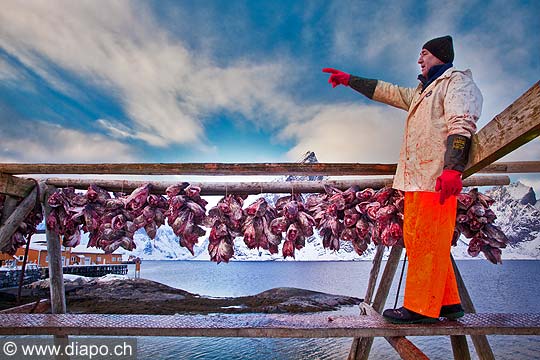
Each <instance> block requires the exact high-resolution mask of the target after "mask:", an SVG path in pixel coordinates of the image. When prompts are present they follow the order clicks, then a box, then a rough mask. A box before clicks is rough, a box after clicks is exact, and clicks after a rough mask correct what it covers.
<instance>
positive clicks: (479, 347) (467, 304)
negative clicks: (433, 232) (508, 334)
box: [450, 255, 495, 360]
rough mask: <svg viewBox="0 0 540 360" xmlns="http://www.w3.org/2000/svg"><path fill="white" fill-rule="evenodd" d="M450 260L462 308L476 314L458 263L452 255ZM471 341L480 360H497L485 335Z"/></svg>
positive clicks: (476, 336)
mask: <svg viewBox="0 0 540 360" xmlns="http://www.w3.org/2000/svg"><path fill="white" fill-rule="evenodd" d="M450 259H451V261H452V267H453V268H454V274H455V275H456V282H457V286H458V291H459V297H460V299H461V306H463V309H464V310H465V312H466V313H471V314H474V313H476V309H475V308H474V304H473V302H472V299H471V296H470V295H469V291H468V290H467V287H466V286H465V282H464V281H463V277H462V276H461V273H460V272H459V268H458V267H457V264H456V261H455V260H454V257H453V256H452V255H450ZM471 339H472V341H473V345H474V348H475V349H476V353H477V355H478V358H479V359H481V360H495V356H494V355H493V350H491V346H490V345H489V341H488V339H487V337H486V336H485V335H474V336H471Z"/></svg>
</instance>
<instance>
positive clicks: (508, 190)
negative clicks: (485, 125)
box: [125, 179, 540, 261]
mask: <svg viewBox="0 0 540 360" xmlns="http://www.w3.org/2000/svg"><path fill="white" fill-rule="evenodd" d="M295 180H299V179H295ZM486 194H487V195H489V196H491V197H493V198H494V199H495V200H496V202H495V204H494V205H493V207H492V209H493V211H494V212H495V214H496V215H497V220H496V221H495V224H496V225H497V226H499V227H500V228H501V229H502V230H503V231H504V232H505V233H506V234H507V236H508V238H509V239H510V244H509V246H508V247H507V248H506V249H504V250H503V259H540V206H539V205H540V201H539V200H537V199H536V194H535V193H534V191H533V189H532V188H531V187H529V186H526V185H524V184H522V183H519V182H517V183H514V184H511V185H509V186H498V187H494V188H491V189H490V190H488V191H487V192H486ZM256 198H257V197H256V196H252V197H249V198H248V199H247V200H246V205H249V204H250V203H251V202H253V201H254V200H255V199H256ZM268 198H269V199H272V200H273V199H274V198H275V196H274V195H272V194H270V195H268ZM135 243H136V244H137V249H136V250H134V251H133V252H131V253H128V252H125V253H126V254H132V255H135V256H139V257H140V258H142V259H146V260H150V259H151V260H209V258H210V257H209V255H208V250H207V248H208V233H207V236H205V237H201V239H200V240H199V243H198V244H197V245H196V246H195V248H194V252H195V255H194V256H193V255H191V253H189V251H188V250H187V249H185V248H182V247H181V246H180V245H179V241H178V237H177V236H176V235H174V233H173V231H172V229H171V228H170V227H169V226H162V227H160V228H159V229H158V232H157V236H156V239H155V240H151V239H149V238H148V236H146V233H145V232H144V231H143V230H141V231H139V232H137V233H136V234H135ZM467 243H468V239H465V238H462V239H460V241H459V243H458V246H456V247H454V248H453V249H452V253H453V254H454V257H455V258H457V259H472V258H471V257H470V256H469V255H468V254H467ZM234 254H235V255H234V258H233V259H232V261H266V260H284V259H283V258H282V256H281V255H280V254H279V253H278V254H273V255H272V254H270V253H269V252H268V251H266V250H256V249H255V250H251V249H248V248H247V246H246V245H245V244H244V241H243V239H242V238H241V237H239V238H237V239H236V240H235V244H234ZM373 254H374V246H373V245H371V247H370V248H369V249H368V251H366V253H365V254H364V255H362V256H359V255H357V254H356V253H355V252H354V250H353V248H352V245H351V244H350V243H347V242H341V249H340V250H339V251H337V252H335V251H329V250H327V249H324V248H323V246H322V241H321V239H320V238H319V236H318V235H315V236H313V237H311V238H309V239H307V241H306V246H305V247H304V248H303V249H301V250H297V251H296V258H295V260H297V261H323V260H348V261H350V260H370V259H372V257H373ZM478 258H482V255H479V257H478ZM286 260H287V261H288V260H293V259H291V258H288V259H286Z"/></svg>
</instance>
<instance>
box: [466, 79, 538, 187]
mask: <svg viewBox="0 0 540 360" xmlns="http://www.w3.org/2000/svg"><path fill="white" fill-rule="evenodd" d="M539 135H540V81H539V82H537V83H536V84H534V85H533V86H532V87H531V88H530V89H529V90H527V91H526V92H525V93H524V94H523V95H521V96H520V97H519V98H518V99H517V100H516V101H514V102H513V103H512V104H511V105H510V106H508V107H507V108H506V109H505V110H504V111H503V112H501V113H500V114H499V115H497V116H495V118H493V120H491V121H490V122H489V123H488V124H487V125H486V126H484V127H483V128H482V129H481V130H480V131H478V133H477V134H475V135H474V136H473V141H472V147H471V155H470V159H469V165H468V166H467V168H466V169H465V172H464V177H467V176H469V175H471V174H474V173H475V172H478V171H479V170H480V169H482V168H483V167H484V166H486V165H489V164H491V163H493V162H494V161H496V160H498V159H500V158H501V157H503V156H504V155H507V154H509V153H511V152H512V151H514V150H515V149H517V148H518V147H520V146H522V145H523V144H526V143H527V142H529V141H531V140H533V139H534V138H536V137H537V136H539Z"/></svg>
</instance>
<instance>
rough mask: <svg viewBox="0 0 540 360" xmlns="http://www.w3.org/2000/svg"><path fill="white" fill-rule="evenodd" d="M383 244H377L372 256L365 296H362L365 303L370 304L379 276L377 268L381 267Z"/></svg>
mask: <svg viewBox="0 0 540 360" xmlns="http://www.w3.org/2000/svg"><path fill="white" fill-rule="evenodd" d="M384 249H385V246H384V245H383V244H379V245H377V251H376V252H375V256H374V257H373V266H372V267H371V272H370V273H369V281H368V286H367V290H366V296H365V297H364V302H365V303H366V304H371V297H372V296H373V292H374V291H375V286H376V285H377V278H378V277H379V270H380V268H381V261H382V258H383V254H384Z"/></svg>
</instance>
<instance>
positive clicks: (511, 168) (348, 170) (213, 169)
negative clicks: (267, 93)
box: [0, 161, 540, 192]
mask: <svg viewBox="0 0 540 360" xmlns="http://www.w3.org/2000/svg"><path fill="white" fill-rule="evenodd" d="M396 167H397V165H396V164H359V163H318V164H302V163H244V164H225V163H176V164H172V163H171V164H151V163H139V164H15V163H4V164H0V172H3V173H6V174H12V175H23V174H26V175H29V174H81V175H83V174H93V175H98V174H100V175H103V174H104V175H109V174H115V175H205V176H224V175H241V176H247V175H304V176H353V175H355V176H367V175H394V174H395V172H396ZM479 172H481V173H534V172H540V161H520V162H500V163H494V164H491V165H489V166H487V167H485V168H483V169H481V171H479ZM0 192H1V191H0Z"/></svg>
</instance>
